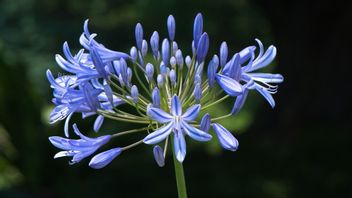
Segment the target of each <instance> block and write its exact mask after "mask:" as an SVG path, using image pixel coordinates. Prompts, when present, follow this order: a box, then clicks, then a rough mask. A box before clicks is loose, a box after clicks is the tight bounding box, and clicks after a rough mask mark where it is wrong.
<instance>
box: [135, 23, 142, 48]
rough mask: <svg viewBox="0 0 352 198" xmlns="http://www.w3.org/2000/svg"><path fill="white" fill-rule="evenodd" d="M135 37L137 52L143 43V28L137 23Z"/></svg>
mask: <svg viewBox="0 0 352 198" xmlns="http://www.w3.org/2000/svg"><path fill="white" fill-rule="evenodd" d="M135 36H136V44H137V47H138V49H139V50H141V49H142V42H143V28H142V25H141V24H140V23H137V25H136V29H135Z"/></svg>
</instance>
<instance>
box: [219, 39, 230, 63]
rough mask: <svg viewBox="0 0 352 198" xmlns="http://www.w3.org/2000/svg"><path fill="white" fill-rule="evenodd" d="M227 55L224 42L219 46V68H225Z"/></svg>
mask: <svg viewBox="0 0 352 198" xmlns="http://www.w3.org/2000/svg"><path fill="white" fill-rule="evenodd" d="M227 55H228V47H227V43H226V42H225V41H224V42H222V43H221V46H220V66H221V67H223V66H225V64H226V62H227Z"/></svg>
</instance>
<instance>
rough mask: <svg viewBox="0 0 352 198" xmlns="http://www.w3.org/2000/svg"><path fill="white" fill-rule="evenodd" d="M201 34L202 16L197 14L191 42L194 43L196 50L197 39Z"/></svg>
mask: <svg viewBox="0 0 352 198" xmlns="http://www.w3.org/2000/svg"><path fill="white" fill-rule="evenodd" d="M202 33H203V16H202V14H201V13H198V14H197V16H196V18H195V19H194V24H193V41H194V43H195V48H197V44H198V42H199V39H200V37H201V35H202Z"/></svg>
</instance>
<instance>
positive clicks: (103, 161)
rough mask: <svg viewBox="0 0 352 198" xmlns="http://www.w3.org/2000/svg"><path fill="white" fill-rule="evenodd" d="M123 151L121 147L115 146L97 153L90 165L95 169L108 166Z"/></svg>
mask: <svg viewBox="0 0 352 198" xmlns="http://www.w3.org/2000/svg"><path fill="white" fill-rule="evenodd" d="M121 152H122V149H121V148H113V149H110V150H107V151H104V152H102V153H99V154H97V155H95V156H94V157H93V158H92V159H91V160H90V162H89V166H90V167H91V168H94V169H100V168H104V167H105V166H107V165H108V164H109V163H110V162H111V161H112V160H113V159H115V158H116V157H117V156H118V155H120V154H121Z"/></svg>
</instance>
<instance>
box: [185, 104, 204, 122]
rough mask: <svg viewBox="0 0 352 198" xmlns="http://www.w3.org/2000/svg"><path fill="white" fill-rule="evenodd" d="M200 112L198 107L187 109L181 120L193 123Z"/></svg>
mask: <svg viewBox="0 0 352 198" xmlns="http://www.w3.org/2000/svg"><path fill="white" fill-rule="evenodd" d="M199 111H200V105H199V104H197V105H193V106H191V107H190V108H188V109H187V111H186V112H185V113H184V114H183V115H182V118H183V120H185V121H188V122H189V121H193V120H195V119H196V118H197V116H198V114H199Z"/></svg>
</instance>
